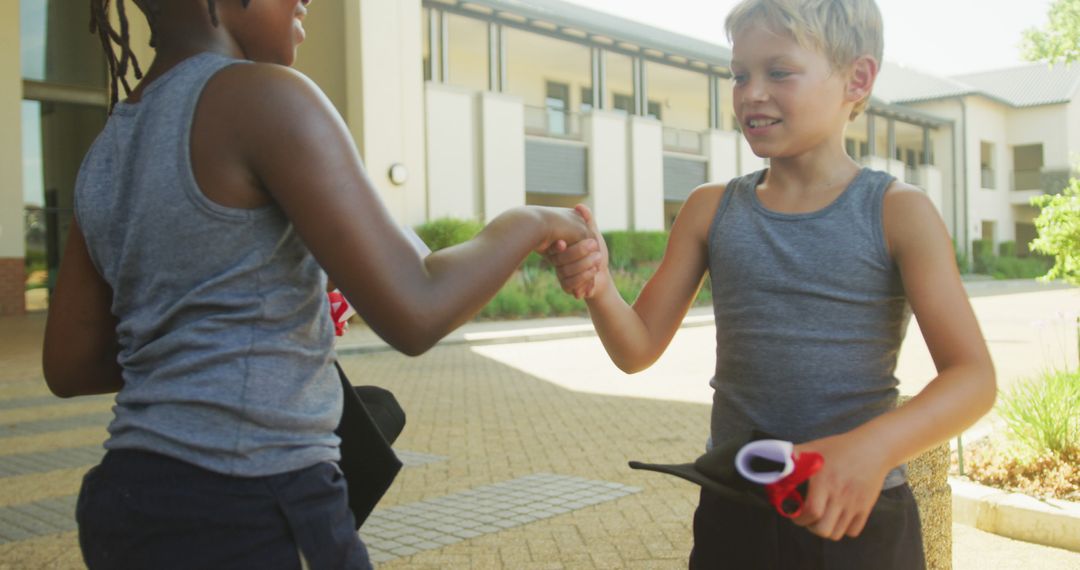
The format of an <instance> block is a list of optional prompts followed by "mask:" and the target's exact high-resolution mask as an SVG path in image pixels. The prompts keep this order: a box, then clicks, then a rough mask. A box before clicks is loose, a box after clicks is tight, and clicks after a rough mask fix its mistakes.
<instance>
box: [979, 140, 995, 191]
mask: <svg viewBox="0 0 1080 570" xmlns="http://www.w3.org/2000/svg"><path fill="white" fill-rule="evenodd" d="M979 157H980V158H979V167H980V172H981V179H982V180H981V183H982V188H983V189H985V190H993V189H995V188H997V181H996V180H995V177H994V170H995V168H994V143H989V142H986V141H983V142H981V143H979Z"/></svg>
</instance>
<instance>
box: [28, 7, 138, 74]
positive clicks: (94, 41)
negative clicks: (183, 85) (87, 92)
mask: <svg viewBox="0 0 1080 570" xmlns="http://www.w3.org/2000/svg"><path fill="white" fill-rule="evenodd" d="M67 4H68V2H64V1H63V0H53V1H48V0H20V3H19V10H20V11H19V19H20V34H21V36H22V37H21V38H20V43H21V50H22V75H23V78H25V79H31V80H35V81H48V82H50V83H59V84H64V85H78V86H83V87H100V88H105V86H106V81H107V77H108V76H107V73H108V70H107V68H106V65H105V57H104V55H103V54H102V53H101V44H100V42H99V40H98V38H97V36H96V35H95V34H91V33H90V32H89V10H75V9H72V6H69V5H67ZM128 17H129V18H132V19H134V18H142V12H140V11H139V10H138V9H137V8H135V7H134V6H132V7H131V9H130V11H129V12H128ZM144 63H145V62H144Z"/></svg>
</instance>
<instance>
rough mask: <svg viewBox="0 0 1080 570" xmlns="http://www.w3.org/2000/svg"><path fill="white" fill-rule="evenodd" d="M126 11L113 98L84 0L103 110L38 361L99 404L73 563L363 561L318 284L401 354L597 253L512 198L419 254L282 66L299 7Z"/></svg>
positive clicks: (237, 0) (569, 213) (352, 150)
mask: <svg viewBox="0 0 1080 570" xmlns="http://www.w3.org/2000/svg"><path fill="white" fill-rule="evenodd" d="M133 1H134V3H135V4H136V5H137V6H138V7H139V8H140V9H141V10H142V12H143V14H144V15H145V16H146V17H147V20H148V21H149V23H150V26H151V28H152V32H153V45H154V61H153V63H151V64H150V65H149V66H148V67H147V69H146V73H145V74H143V77H142V79H141V81H139V83H138V84H137V85H134V86H132V85H131V84H129V83H128V81H127V80H126V75H127V73H128V72H129V71H134V72H135V73H136V75H139V74H141V72H142V69H141V68H140V66H139V65H138V62H137V61H136V58H135V54H134V53H132V50H131V44H130V42H131V35H130V30H129V21H128V16H129V15H130V13H129V10H127V8H129V7H130V2H128V1H127V0H115V2H116V4H115V5H116V14H115V16H118V17H119V25H118V27H114V26H113V25H112V24H111V23H110V16H112V15H113V14H111V13H110V8H111V2H109V1H108V0H91V2H90V6H91V22H92V26H91V29H92V30H93V32H95V33H97V34H98V37H99V38H100V39H101V43H102V47H103V48H104V49H105V53H106V57H107V59H108V61H109V70H110V73H111V74H112V79H113V101H114V102H115V107H114V109H113V111H112V113H111V114H110V116H109V119H108V120H107V121H106V124H105V127H104V130H103V131H102V133H101V134H100V135H99V136H98V138H97V140H96V141H95V142H94V144H93V145H92V146H91V148H90V151H89V152H88V153H87V157H86V159H85V160H84V161H83V163H82V166H81V167H80V170H79V176H78V182H77V184H76V188H75V196H76V200H75V203H76V215H75V220H74V221H73V222H72V224H71V227H70V231H69V238H68V244H67V247H66V249H65V252H64V257H63V261H62V262H61V266H60V271H59V275H58V277H57V283H56V287H55V289H54V291H53V294H52V297H51V299H50V310H49V315H48V321H47V323H46V328H45V344H44V347H43V359H42V360H43V367H44V376H45V380H46V382H47V384H48V386H49V388H50V389H51V390H52V391H53V393H55V394H57V395H58V396H62V397H70V396H79V395H84V394H95V393H109V392H117V391H119V393H118V395H117V398H116V405H115V406H114V407H113V410H114V412H115V419H114V420H113V422H112V423H111V424H110V426H109V439H108V440H107V441H106V443H105V447H106V448H107V449H108V451H107V453H106V455H105V458H104V459H103V460H102V463H101V464H100V465H98V466H97V467H95V468H94V469H92V470H91V471H90V472H89V473H88V474H87V477H86V478H85V479H84V481H83V486H82V489H81V491H80V495H79V503H78V507H77V509H76V519H77V520H78V523H79V544H80V547H81V548H82V552H83V556H84V558H85V560H86V562H87V566H89V567H90V568H91V570H96V569H98V568H155V569H162V568H222V567H228V568H238V567H240V568H274V569H277V568H289V569H294V568H295V569H299V568H300V567H301V564H300V559H299V558H300V557H299V556H298V555H297V554H298V550H299V551H300V552H302V554H303V557H304V559H305V560H306V561H307V563H308V566H309V567H310V568H313V569H321V568H335V569H337V568H350V569H351V568H367V567H369V564H368V562H367V559H366V556H365V555H364V550H363V545H362V543H361V542H360V540H359V537H358V535H357V534H356V528H355V525H354V518H353V516H352V514H351V512H349V510H348V506H347V502H346V492H345V488H344V482H343V481H342V478H341V474H340V471H334V470H335V469H336V466H334V465H332V462H333V461H334V460H336V459H337V457H338V455H339V454H338V450H337V441H338V440H337V438H336V436H334V434H333V431H334V427H335V426H336V425H337V423H338V421H339V420H340V418H341V396H342V389H341V386H340V382H339V378H340V377H339V375H338V374H337V372H336V371H335V369H334V367H333V358H332V355H333V326H332V325H331V323H330V319H329V306H328V303H327V300H326V292H325V285H326V278H327V276H329V278H330V279H331V280H332V281H333V282H334V283H335V284H336V285H337V287H338V288H340V290H341V291H342V292H343V293H344V294H345V296H346V297H347V298H348V299H349V301H351V303H352V304H353V305H354V306H355V307H356V309H357V312H358V313H360V315H361V316H362V317H363V319H364V321H365V323H366V324H368V325H369V326H370V327H371V328H372V329H373V330H375V331H376V332H377V333H378V334H379V335H380V336H381V337H382V338H383V339H384V340H386V341H387V343H389V344H390V345H391V346H393V347H394V348H396V349H398V350H400V351H402V352H404V353H407V354H411V355H416V354H420V353H422V352H424V351H426V350H427V349H429V348H430V347H431V346H433V345H434V344H435V343H436V342H437V341H438V340H439V339H440V338H442V337H443V336H445V335H446V334H447V333H449V332H450V331H451V330H453V329H455V328H457V327H458V326H459V325H460V324H462V323H463V322H465V321H466V320H468V319H469V318H471V317H472V316H473V315H474V314H476V313H477V312H478V311H479V310H480V309H481V308H482V307H483V306H484V305H485V304H486V303H487V302H488V301H489V300H490V299H491V298H492V297H493V296H494V295H495V293H496V292H498V290H499V288H500V287H501V286H502V285H503V283H505V282H506V280H507V279H508V278H509V277H510V276H511V275H512V274H513V272H514V271H515V269H516V268H517V267H518V265H519V264H520V263H521V261H522V260H523V259H524V258H525V256H526V255H528V254H529V252H530V251H533V250H540V251H546V250H548V248H549V247H550V246H552V245H559V244H562V245H565V243H566V242H569V243H576V242H579V241H582V240H589V241H591V242H592V250H593V251H595V250H596V249H597V248H598V245H597V243H596V241H595V240H593V239H589V238H592V237H593V236H592V234H591V232H590V231H589V229H588V227H587V225H586V224H585V221H584V219H582V218H581V216H579V215H578V214H577V213H576V212H575V211H573V210H570V209H566V208H542V207H535V206H521V207H517V208H513V209H511V210H508V211H506V212H503V213H501V214H499V215H498V216H496V217H495V219H493V220H492V221H491V222H490V223H489V224H488V225H487V226H486V227H485V228H484V229H483V231H481V232H480V234H479V235H478V236H477V237H475V238H474V239H473V240H471V241H469V242H467V243H464V244H460V245H457V246H454V247H449V248H445V249H442V250H440V251H437V252H435V253H431V254H428V255H426V256H424V255H422V254H421V253H419V252H418V251H417V249H416V248H414V247H413V245H412V242H411V240H410V238H409V237H408V236H407V235H405V234H404V233H403V232H402V231H401V228H400V226H399V224H398V222H397V221H396V220H395V219H393V217H392V216H391V215H390V214H389V212H388V211H387V208H386V206H385V205H384V204H383V202H382V200H381V198H380V196H379V193H378V192H377V191H376V189H375V187H374V184H373V183H372V181H371V180H370V179H369V178H368V175H367V173H366V171H365V169H364V165H363V163H362V162H361V160H360V157H359V154H358V153H357V149H356V146H355V144H354V143H353V141H352V137H351V135H350V131H349V128H348V126H347V125H346V124H345V122H344V121H343V120H342V118H341V116H340V115H339V114H338V113H337V111H336V110H335V109H334V107H333V105H332V104H331V102H330V100H329V99H328V98H327V97H326V95H325V94H324V93H323V92H322V91H321V90H319V88H318V87H317V86H315V84H314V83H312V82H311V80H309V79H308V78H307V77H304V76H303V75H302V74H300V73H298V72H296V71H294V70H292V69H290V67H289V66H291V65H292V63H293V62H294V60H295V58H296V49H297V46H298V45H299V44H300V43H301V42H302V41H303V40H304V37H305V34H306V32H305V30H304V28H303V20H304V17H305V15H306V13H307V5H308V4H309V2H310V0H258V1H255V2H247V1H246V0H215V1H208V0H133ZM385 1H386V2H388V3H393V2H396V1H397V0H385ZM114 21H115V20H114ZM120 88H123V89H124V90H125V92H127V93H128V96H127V97H126V98H125V100H123V101H119V102H117V100H118V99H119V93H118V91H119V89H120ZM594 264H595V262H594ZM114 294H115V295H114ZM114 311H115V313H114ZM278 491H280V492H278Z"/></svg>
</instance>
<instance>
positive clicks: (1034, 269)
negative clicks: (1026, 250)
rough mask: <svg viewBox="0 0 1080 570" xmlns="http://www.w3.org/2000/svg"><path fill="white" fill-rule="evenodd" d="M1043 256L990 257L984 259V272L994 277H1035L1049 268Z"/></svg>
mask: <svg viewBox="0 0 1080 570" xmlns="http://www.w3.org/2000/svg"><path fill="white" fill-rule="evenodd" d="M1050 265H1051V263H1050V261H1049V260H1047V259H1046V258H1043V257H1037V256H1032V257H992V258H989V259H987V260H986V270H987V271H986V272H987V273H989V274H990V275H993V276H994V279H1035V278H1036V277H1042V276H1043V275H1045V274H1046V272H1047V271H1049V270H1050Z"/></svg>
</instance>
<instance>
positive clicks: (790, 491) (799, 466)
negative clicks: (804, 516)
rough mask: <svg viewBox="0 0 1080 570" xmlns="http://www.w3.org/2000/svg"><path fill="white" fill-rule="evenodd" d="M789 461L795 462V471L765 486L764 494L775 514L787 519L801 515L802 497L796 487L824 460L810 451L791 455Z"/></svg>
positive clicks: (816, 470)
mask: <svg viewBox="0 0 1080 570" xmlns="http://www.w3.org/2000/svg"><path fill="white" fill-rule="evenodd" d="M791 459H792V460H793V461H794V462H795V469H794V470H793V471H792V472H791V473H790V474H789V475H788V476H787V477H784V478H783V479H781V480H779V481H777V482H775V483H770V484H768V485H765V494H766V495H768V497H769V502H770V503H772V505H773V506H774V507H776V512H778V513H780V515H781V516H785V517H787V518H789V519H793V518H795V517H797V516H799V513H802V507H803V496H802V493H800V492H799V490H798V486H799V485H801V484H802V483H804V482H805V481H806V480H807V479H809V478H810V477H811V476H812V475H813V474H814V473H817V472H818V471H819V470H820V469H821V467H822V466H823V465H825V458H823V457H822V456H821V454H820V453H814V452H812V451H807V452H803V453H800V454H799V455H792V456H791Z"/></svg>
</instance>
